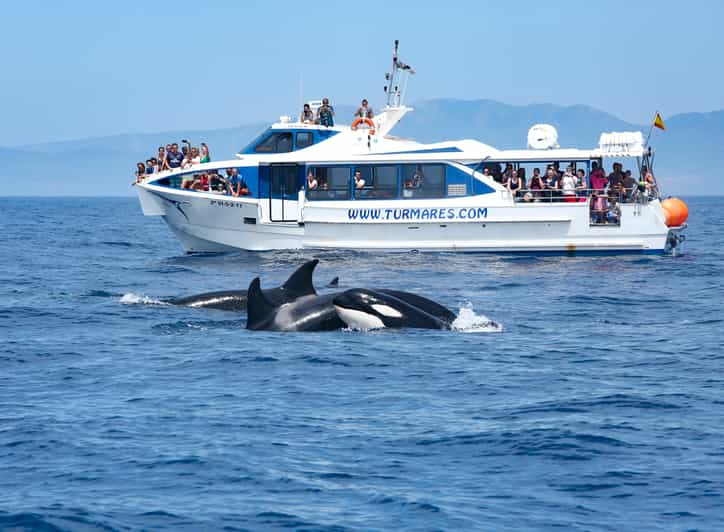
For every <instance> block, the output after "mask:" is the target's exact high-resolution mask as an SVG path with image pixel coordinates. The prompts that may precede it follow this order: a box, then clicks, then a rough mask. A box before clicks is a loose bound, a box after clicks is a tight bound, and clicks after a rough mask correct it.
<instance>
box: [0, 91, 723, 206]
mask: <svg viewBox="0 0 724 532" xmlns="http://www.w3.org/2000/svg"><path fill="white" fill-rule="evenodd" d="M412 106H413V107H414V108H415V111H414V112H412V113H409V114H408V115H407V116H406V117H405V118H404V119H403V120H402V121H401V122H400V124H398V125H397V127H396V128H395V129H394V130H393V134H395V135H398V136H401V137H408V138H414V139H417V140H419V141H421V142H436V141H442V140H454V139H463V138H471V139H476V140H480V141H482V142H485V143H487V144H490V145H492V146H494V147H496V148H525V143H526V135H527V131H528V129H529V128H530V126H531V125H533V124H536V123H549V124H552V125H554V126H555V127H556V128H557V129H558V135H559V142H560V145H561V146H562V147H579V148H588V147H590V148H593V147H595V146H597V145H598V138H599V135H600V134H601V133H602V132H607V131H634V130H640V131H643V132H644V135H646V134H647V133H648V130H649V125H648V124H646V125H641V124H638V125H637V124H630V123H628V122H625V121H623V120H620V119H618V118H616V117H615V116H613V115H611V114H608V113H605V112H603V111H600V110H598V109H594V108H592V107H589V106H585V105H573V106H559V105H552V104H533V105H526V106H515V105H508V104H504V103H500V102H496V101H492V100H474V101H462V100H452V99H436V100H426V101H421V102H417V103H414V104H412ZM352 113H353V107H352V106H349V105H337V106H336V114H337V121H338V122H341V123H347V122H350V121H351V120H350V119H347V118H346V117H351V116H352ZM652 115H653V112H652ZM276 118H277V117H276V116H272V117H270V119H269V121H270V122H271V121H273V120H275V119H276ZM664 118H665V121H666V127H667V130H666V131H659V130H656V131H654V133H653V137H652V142H651V144H652V145H653V146H654V148H655V150H656V154H657V155H656V160H655V172H656V175H657V177H658V179H659V180H660V182H661V183H662V185H663V190H664V192H665V193H667V194H680V195H696V194H724V180H721V179H717V178H716V176H718V175H719V174H720V173H722V172H723V171H724V149H722V148H724V110H719V111H713V112H710V113H685V114H679V115H674V116H664ZM266 126H267V124H264V123H255V124H247V125H242V126H239V127H235V128H227V129H214V130H198V131H171V132H162V133H143V134H127V135H115V136H109V137H96V138H90V139H83V140H73V141H66V142H56V143H45V144H35V145H28V146H18V147H8V148H2V147H0V157H2V161H3V164H2V166H1V167H0V178H2V179H3V181H4V183H5V186H4V187H3V191H2V193H0V195H25V196H32V195H38V196H56V195H76V196H119V195H121V196H123V195H131V194H133V188H132V187H131V186H130V183H131V182H132V181H133V172H134V169H135V163H136V162H137V161H141V160H143V161H145V160H146V158H148V157H149V156H151V155H153V154H154V153H155V150H156V148H157V147H158V146H160V145H165V144H166V143H168V142H173V141H177V142H178V141H180V140H181V139H183V138H188V139H190V140H191V141H192V143H194V144H198V143H200V142H206V143H207V144H208V145H209V146H210V148H211V154H212V158H213V159H214V160H221V159H232V158H233V155H234V153H236V152H237V151H238V150H239V148H241V147H242V146H244V145H245V144H246V143H247V142H248V141H250V140H251V139H252V138H253V137H254V136H255V135H256V134H258V133H260V132H261V131H262V130H263V129H264V128H265V127H266Z"/></svg>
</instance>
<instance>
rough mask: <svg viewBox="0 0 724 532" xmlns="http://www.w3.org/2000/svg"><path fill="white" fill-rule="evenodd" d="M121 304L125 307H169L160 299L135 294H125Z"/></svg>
mask: <svg viewBox="0 0 724 532" xmlns="http://www.w3.org/2000/svg"><path fill="white" fill-rule="evenodd" d="M121 303H122V304H123V305H167V303H165V302H164V301H161V300H160V299H154V298H152V297H148V296H144V295H138V294H134V293H133V292H129V293H127V294H123V297H122V298H121Z"/></svg>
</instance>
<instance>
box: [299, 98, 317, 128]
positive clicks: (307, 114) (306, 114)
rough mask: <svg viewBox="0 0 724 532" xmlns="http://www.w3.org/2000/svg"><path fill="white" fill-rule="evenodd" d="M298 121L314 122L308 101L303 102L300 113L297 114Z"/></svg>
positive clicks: (303, 122) (304, 122)
mask: <svg viewBox="0 0 724 532" xmlns="http://www.w3.org/2000/svg"><path fill="white" fill-rule="evenodd" d="M299 121H300V122H301V123H302V124H314V113H313V112H312V108H311V107H309V104H308V103H305V104H304V107H303V108H302V113H301V114H300V115H299Z"/></svg>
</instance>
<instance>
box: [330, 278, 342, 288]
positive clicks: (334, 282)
mask: <svg viewBox="0 0 724 532" xmlns="http://www.w3.org/2000/svg"><path fill="white" fill-rule="evenodd" d="M338 286H339V277H335V278H334V279H332V280H331V281H329V284H328V285H327V288H337V287H338Z"/></svg>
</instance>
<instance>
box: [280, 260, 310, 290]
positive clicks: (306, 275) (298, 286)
mask: <svg viewBox="0 0 724 532" xmlns="http://www.w3.org/2000/svg"><path fill="white" fill-rule="evenodd" d="M317 264H319V261H318V260H317V259H314V260H310V261H308V262H305V263H304V264H302V265H301V266H300V267H299V268H297V270H296V271H295V272H294V273H293V274H291V275H290V276H289V279H287V282H286V283H284V284H283V285H282V289H283V290H284V291H285V292H286V293H287V295H288V296H289V297H291V298H293V299H296V298H298V297H302V296H316V295H317V291H316V290H315V289H314V284H313V283H312V275H313V274H314V268H316V267H317Z"/></svg>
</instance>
